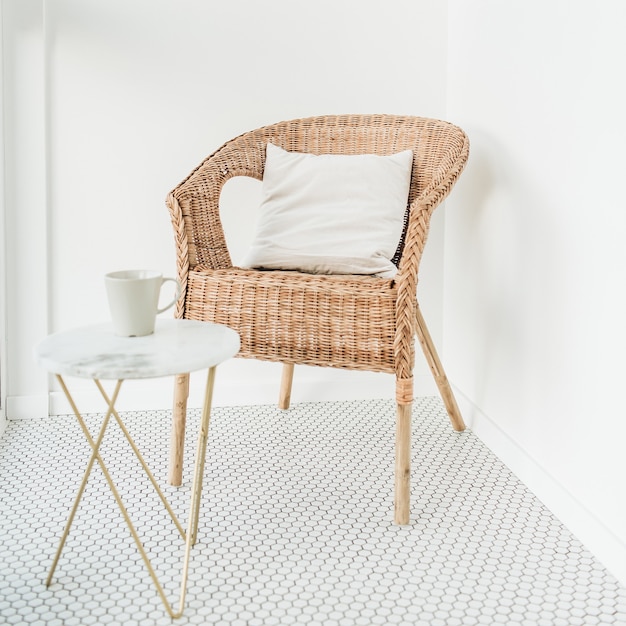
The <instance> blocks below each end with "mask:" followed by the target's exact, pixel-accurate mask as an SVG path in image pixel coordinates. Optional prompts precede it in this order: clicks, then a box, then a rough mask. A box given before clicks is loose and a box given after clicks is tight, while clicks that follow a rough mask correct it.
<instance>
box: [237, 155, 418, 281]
mask: <svg viewBox="0 0 626 626" xmlns="http://www.w3.org/2000/svg"><path fill="white" fill-rule="evenodd" d="M412 164H413V153H412V151H411V150H405V151H404V152H398V153H396V154H392V155H389V156H379V155H375V154H362V155H332V154H321V155H314V154H304V153H299V152H287V151H285V150H283V149H282V148H279V147H278V146H275V145H273V144H271V143H268V144H267V153H266V163H265V171H264V174H263V184H262V199H261V206H260V208H259V214H258V218H257V224H256V232H255V236H254V240H253V242H252V245H251V247H250V250H249V251H248V254H247V255H246V257H245V259H244V260H243V262H242V264H241V266H242V267H245V268H265V269H284V270H299V271H302V272H311V273H317V274H374V275H377V276H381V277H384V278H393V276H395V274H396V271H397V270H396V267H395V265H394V264H393V263H392V262H391V259H392V258H393V255H394V254H395V252H396V248H397V247H398V243H399V241H400V237H401V235H402V228H403V221H404V214H405V211H406V208H407V203H408V197H409V186H410V182H411V166H412Z"/></svg>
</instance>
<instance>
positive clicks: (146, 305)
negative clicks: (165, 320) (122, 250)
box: [104, 270, 180, 337]
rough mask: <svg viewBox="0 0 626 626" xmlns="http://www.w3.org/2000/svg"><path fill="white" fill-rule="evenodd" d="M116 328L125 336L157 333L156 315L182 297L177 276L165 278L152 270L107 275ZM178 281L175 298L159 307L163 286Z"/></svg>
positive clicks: (107, 285) (110, 306) (109, 297)
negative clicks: (155, 330)
mask: <svg viewBox="0 0 626 626" xmlns="http://www.w3.org/2000/svg"><path fill="white" fill-rule="evenodd" d="M104 282H105V285H106V291H107V297H108V300H109V309H110V311H111V319H112V320H113V330H114V331H115V334H116V335H121V336H122V337H142V336H143V335H150V334H151V333H153V332H154V324H155V321H156V316H157V314H159V313H163V311H166V310H167V309H169V308H170V307H172V306H174V303H175V302H176V301H177V300H178V297H179V296H180V283H179V282H178V281H177V280H176V279H175V278H163V275H162V274H161V273H160V272H156V271H153V270H123V271H121V272H111V273H109V274H106V275H105V277H104ZM166 282H173V283H175V284H176V295H175V296H174V299H173V300H172V301H171V302H170V303H169V304H167V305H166V306H164V307H161V308H159V296H160V294H161V286H162V285H163V284H165V283H166Z"/></svg>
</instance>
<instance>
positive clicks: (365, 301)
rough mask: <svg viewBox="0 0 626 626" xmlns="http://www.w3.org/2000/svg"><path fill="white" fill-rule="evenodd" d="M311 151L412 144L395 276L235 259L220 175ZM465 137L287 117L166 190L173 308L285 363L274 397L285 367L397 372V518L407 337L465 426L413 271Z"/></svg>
mask: <svg viewBox="0 0 626 626" xmlns="http://www.w3.org/2000/svg"><path fill="white" fill-rule="evenodd" d="M270 141H271V142H272V143H273V144H275V145H278V146H280V147H282V148H283V149H285V150H289V151H295V152H310V153H314V154H365V153H375V154H391V153H395V152H399V151H402V150H406V149H411V150H413V171H412V176H411V187H410V193H409V203H408V209H407V214H406V217H405V230H404V235H403V237H402V240H401V242H400V244H399V246H398V251H397V253H396V257H395V258H394V262H395V263H396V265H397V266H398V273H397V275H396V277H395V278H394V279H383V278H377V277H372V276H353V275H348V276H345V275H316V274H303V273H299V272H294V271H256V270H249V269H241V268H238V267H233V265H232V262H231V259H230V255H229V252H228V249H227V247H226V242H225V239H224V233H223V230H222V226H221V223H220V216H219V208H218V203H219V197H220V192H221V189H222V186H223V185H224V183H225V182H226V181H227V180H228V179H230V178H232V177H234V176H251V177H253V178H257V179H262V177H263V168H264V161H265V147H266V144H267V143H268V142H270ZM468 152H469V142H468V139H467V137H466V135H465V134H464V133H463V131H462V130H461V129H459V128H458V127H456V126H453V125H452V124H449V123H447V122H443V121H439V120H433V119H427V118H419V117H407V116H391V115H345V116H325V117H314V118H308V119H299V120H292V121H287V122H282V123H279V124H275V125H272V126H266V127H264V128H260V129H258V130H254V131H251V132H248V133H245V134H243V135H241V136H239V137H237V138H235V139H233V140H232V141H229V142H227V143H226V144H224V145H223V146H222V147H221V148H220V149H219V150H217V151H216V152H214V153H213V154H212V155H211V156H209V157H208V158H207V159H206V160H204V161H203V162H202V163H201V164H200V165H199V166H198V167H197V168H196V169H195V170H194V171H193V172H191V174H190V175H189V176H188V177H187V178H186V179H185V180H184V181H183V182H182V183H180V184H179V185H178V186H177V187H176V188H175V189H174V190H173V191H172V192H171V193H170V194H169V195H168V197H167V206H168V208H169V210H170V213H171V218H172V224H173V228H174V235H175V242H176V251H177V269H178V275H179V279H180V282H181V284H182V295H181V297H180V300H179V302H178V306H177V310H176V316H177V317H179V318H185V319H194V320H204V321H211V322H216V323H220V324H226V325H228V326H230V327H231V328H233V329H235V330H236V331H237V332H239V334H240V336H241V352H240V354H239V356H241V357H247V358H256V359H263V360H268V361H278V362H281V363H283V364H284V368H283V378H282V384H281V390H280V396H279V406H280V407H281V408H288V406H289V398H290V393H291V382H292V376H293V367H294V365H295V364H307V365H319V366H327V367H337V368H346V369H353V370H367V371H376V372H388V373H392V374H395V376H396V400H397V406H398V408H397V424H396V460H395V476H396V478H395V522H396V523H397V524H406V523H408V521H409V493H410V445H411V444H410V442H411V407H412V401H413V364H414V344H415V342H414V337H415V335H416V334H417V336H418V338H419V341H420V344H421V346H422V349H423V351H424V354H425V356H426V358H427V360H428V363H429V365H430V368H431V370H432V373H433V375H434V377H435V380H436V382H437V385H438V387H439V390H440V392H441V395H442V398H443V400H444V403H445V405H446V408H447V411H448V413H449V416H450V420H451V423H452V426H453V427H454V429H455V430H458V431H461V430H464V428H465V425H464V424H463V420H462V418H461V415H460V413H459V410H458V407H457V404H456V401H455V399H454V396H453V394H452V391H451V389H450V385H449V384H448V381H447V379H446V376H445V373H444V371H443V368H442V367H441V363H440V361H439V358H438V356H437V353H436V351H435V348H434V346H433V343H432V340H431V338H430V335H429V333H428V329H427V327H426V325H425V323H424V320H423V318H422V315H421V313H420V310H419V307H418V304H417V299H416V286H417V273H418V268H419V263H420V258H421V256H422V251H423V249H424V244H425V242H426V237H427V234H428V228H429V221H430V216H431V213H432V212H433V210H434V209H435V208H436V207H437V206H438V205H439V204H440V203H441V202H442V201H443V200H444V198H445V197H446V196H447V195H448V193H449V192H450V190H451V189H452V187H453V185H454V184H455V182H456V180H457V178H458V177H459V175H460V174H461V172H462V170H463V168H464V166H465V163H466V161H467V158H468ZM188 382H189V378H188V375H184V374H183V375H180V376H178V377H177V379H176V385H175V400H174V416H173V427H172V442H171V458H170V473H169V481H170V483H171V484H174V485H176V484H180V483H181V473H182V449H183V442H184V428H185V412H186V403H187V395H188Z"/></svg>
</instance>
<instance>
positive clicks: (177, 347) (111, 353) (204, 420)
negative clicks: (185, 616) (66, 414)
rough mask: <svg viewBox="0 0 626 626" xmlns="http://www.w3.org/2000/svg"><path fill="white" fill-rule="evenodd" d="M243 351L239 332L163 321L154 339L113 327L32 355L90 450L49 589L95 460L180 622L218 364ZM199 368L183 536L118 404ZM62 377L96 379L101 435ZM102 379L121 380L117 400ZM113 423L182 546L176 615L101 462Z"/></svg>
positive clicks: (55, 338) (75, 333)
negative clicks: (125, 393)
mask: <svg viewBox="0 0 626 626" xmlns="http://www.w3.org/2000/svg"><path fill="white" fill-rule="evenodd" d="M238 351H239V336H238V335H237V333H236V332H235V331H233V330H231V329H230V328H227V327H226V326H221V325H219V324H211V323H208V322H196V321H191V320H158V321H157V325H156V329H155V332H154V333H153V334H152V335H147V336H145V337H118V336H116V335H115V334H114V333H113V330H112V327H111V326H109V325H98V326H89V327H86V328H79V329H76V330H70V331H67V332H61V333H57V334H54V335H50V336H49V337H47V338H46V339H44V340H43V341H42V342H41V343H40V344H39V345H38V346H37V347H36V349H35V356H36V359H37V362H38V363H39V364H40V365H41V366H42V367H43V368H45V369H47V370H48V371H50V372H52V373H53V374H56V377H57V379H58V381H59V384H60V385H61V388H62V389H63V392H64V393H65V396H66V397H67V399H68V401H69V403H70V405H71V407H72V410H73V412H74V414H75V415H76V418H77V419H78V422H79V424H80V426H81V428H82V430H83V432H84V434H85V437H86V438H87V441H88V443H89V445H90V447H91V451H92V452H91V456H90V458H89V462H88V464H87V468H86V470H85V474H84V477H83V480H82V482H81V484H80V487H79V489H78V493H77V494H76V498H75V500H74V505H73V507H72V509H71V512H70V515H69V518H68V520H67V523H66V525H65V529H64V531H63V535H62V537H61V541H60V543H59V547H58V549H57V552H56V554H55V557H54V560H53V563H52V566H51V568H50V573H49V575H48V578H47V581H46V586H49V585H50V583H51V581H52V576H53V575H54V571H55V569H56V566H57V563H58V561H59V558H60V556H61V552H62V551H63V547H64V545H65V541H66V539H67V536H68V533H69V531H70V528H71V526H72V522H73V520H74V516H75V514H76V511H77V509H78V505H79V503H80V501H81V498H82V495H83V493H84V491H85V487H86V485H87V481H88V479H89V475H90V474H91V470H92V468H93V466H94V464H95V462H96V461H97V462H98V464H99V466H100V468H101V469H102V472H103V474H104V476H105V478H106V480H107V483H108V485H109V488H110V489H111V492H112V493H113V496H114V498H115V500H116V502H117V504H118V506H119V508H120V510H121V512H122V515H123V517H124V520H125V521H126V523H127V525H128V528H129V529H130V532H131V534H132V536H133V539H134V540H135V543H136V545H137V548H138V550H139V552H140V554H141V556H142V558H143V560H144V562H145V564H146V567H147V568H148V571H149V573H150V576H151V578H152V580H153V582H154V584H155V586H156V589H157V592H158V594H159V596H160V597H161V600H162V601H163V604H164V605H165V608H166V609H167V612H168V614H169V615H170V617H172V618H177V617H180V616H181V615H182V613H183V608H184V603H185V594H186V589H187V573H188V568H189V557H190V552H191V547H192V546H193V545H194V544H195V541H196V534H197V530H198V518H199V514H200V497H201V493H202V476H203V473H204V460H205V454H206V445H207V438H208V430H209V418H210V412H211V399H212V394H213V382H214V380H215V369H216V367H217V365H219V363H221V362H223V361H225V360H227V359H229V358H231V357H233V356H235V355H236V354H237V352H238ZM201 369H208V376H207V382H206V388H205V398H204V407H203V410H202V417H201V421H200V429H199V430H200V432H199V435H198V447H197V452H196V459H195V469H194V477H193V486H192V490H191V502H190V506H189V518H188V520H187V530H184V528H183V526H182V524H181V523H180V521H179V520H178V518H177V517H176V515H175V514H174V511H173V510H172V507H171V506H170V504H169V502H168V501H167V498H166V497H165V495H164V494H163V492H162V490H161V489H160V487H159V485H158V483H157V481H156V479H155V477H154V475H153V474H152V472H151V471H150V468H149V467H148V465H147V464H146V462H145V460H144V458H143V456H142V455H141V453H140V451H139V449H138V448H137V446H136V444H135V442H134V441H133V439H132V438H131V436H130V434H129V432H128V430H127V429H126V427H125V425H124V422H123V421H122V419H121V418H120V416H119V414H118V412H117V410H116V409H115V403H116V401H117V398H118V395H119V392H120V387H121V386H122V382H123V381H124V380H127V379H138V378H158V377H162V376H174V375H177V374H181V373H187V372H193V371H196V370H201ZM64 376H70V377H78V378H91V379H93V380H94V382H95V384H96V386H97V387H98V390H99V391H100V393H101V395H102V398H103V399H104V402H105V404H106V405H107V410H106V413H105V414H104V418H103V421H102V425H101V427H100V430H99V432H98V434H97V435H96V436H95V437H93V436H92V434H91V433H90V432H89V430H88V428H87V426H86V424H85V421H84V419H83V417H82V416H81V414H80V412H79V410H78V408H77V407H76V404H75V402H74V400H73V398H72V396H71V394H70V392H69V390H68V387H67V385H66V383H65V381H64V379H63V377H64ZM101 380H115V381H117V382H116V384H115V388H114V390H113V393H112V394H111V395H110V396H109V395H108V394H107V393H106V391H105V389H104V387H103V386H102V384H101V382H100V381H101ZM111 417H114V419H115V421H116V422H117V423H118V425H119V426H120V428H121V429H122V431H123V433H124V435H125V437H126V439H127V440H128V442H129V444H130V447H131V448H132V450H133V452H134V453H135V454H136V456H137V458H138V459H139V461H140V463H141V466H142V467H143V469H144V471H145V472H146V475H147V476H148V478H149V479H150V481H151V483H152V485H153V486H154V488H155V490H156V492H157V493H158V495H159V497H160V499H161V501H162V502H163V504H164V506H165V508H166V509H167V511H168V513H169V514H170V516H171V517H172V520H173V521H174V523H175V525H176V527H177V528H178V531H179V532H180V534H181V536H182V538H183V540H184V542H185V548H184V557H183V561H182V574H181V588H180V599H179V606H178V610H177V611H174V609H173V607H172V605H171V604H170V603H169V602H168V600H167V598H166V595H165V591H164V589H163V587H162V585H161V584H160V582H159V580H158V578H157V575H156V573H155V571H154V568H153V567H152V564H151V563H150V559H149V558H148V555H147V553H146V551H145V549H144V548H143V545H142V542H141V540H140V538H139V535H138V534H137V531H136V529H135V527H134V525H133V523H132V521H131V519H130V517H129V515H128V512H127V510H126V507H125V506H124V503H123V502H122V499H121V497H120V494H119V492H118V490H117V488H116V487H115V484H114V483H113V479H112V478H111V475H110V473H109V471H108V469H107V467H106V465H105V463H104V460H103V459H102V457H101V455H100V451H99V450H100V445H101V443H102V440H103V438H104V436H105V432H106V430H107V426H108V424H109V422H110V420H111Z"/></svg>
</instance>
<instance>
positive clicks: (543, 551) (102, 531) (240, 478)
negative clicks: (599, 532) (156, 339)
mask: <svg viewBox="0 0 626 626" xmlns="http://www.w3.org/2000/svg"><path fill="white" fill-rule="evenodd" d="M414 416H415V417H414V444H413V463H414V466H413V479H412V498H413V505H412V520H413V521H412V523H411V525H410V526H405V527H397V526H394V525H393V524H392V514H393V513H392V507H393V505H392V502H393V432H394V419H395V409H394V405H393V402H388V401H382V400H380V401H371V400H370V401H358V402H332V403H310V404H301V405H296V406H294V407H293V408H292V410H290V411H289V412H282V411H279V410H278V409H276V408H274V407H271V406H257V407H243V408H221V409H215V410H214V412H213V417H212V424H211V431H210V436H209V449H208V458H207V464H206V468H205V469H206V471H205V490H204V494H203V505H202V510H201V515H200V534H199V538H198V543H197V544H196V547H195V548H194V549H193V551H192V558H191V565H190V575H189V585H188V594H187V606H186V609H185V614H184V616H183V617H182V618H181V619H180V620H178V621H177V622H176V623H177V624H224V625H226V624H229V625H230V624H233V625H241V626H255V625H270V624H279V625H283V624H314V625H315V624H321V625H324V626H333V625H341V626H351V625H361V624H362V625H364V626H367V625H370V624H372V625H373V624H417V625H424V626H455V625H471V624H523V625H526V626H543V625H545V626H561V625H562V626H576V625H581V626H592V625H594V624H601V625H605V624H626V590H625V589H624V588H623V587H621V586H620V585H619V584H618V583H617V581H616V580H615V579H614V578H612V577H611V575H610V574H608V573H607V572H606V570H605V569H604V568H603V567H602V566H601V565H600V564H599V563H598V562H597V561H595V560H594V558H593V557H592V556H591V555H590V554H589V553H588V552H587V551H586V550H585V548H584V547H583V546H582V545H581V544H580V543H579V542H578V541H577V540H576V539H575V538H574V537H573V536H572V535H571V534H570V533H569V532H568V531H567V530H566V529H565V528H564V527H563V526H562V524H561V523H560V522H559V521H558V520H556V519H555V518H554V517H553V516H552V515H551V514H550V512H549V511H548V510H546V508H545V507H544V506H542V504H541V503H540V502H539V501H538V500H537V499H536V498H535V497H534V496H533V495H532V494H531V493H529V491H528V490H527V489H525V487H524V486H523V485H522V484H521V483H520V482H519V481H518V480H517V479H516V478H515V477H514V476H513V475H512V474H511V472H510V471H509V470H507V468H506V467H505V466H503V464H502V463H501V462H500V461H499V460H498V459H497V458H495V457H494V455H493V454H492V453H491V452H490V451H489V450H488V449H487V448H486V447H485V446H484V445H483V444H482V443H481V442H480V441H479V440H478V439H477V438H476V437H475V436H474V435H473V434H472V433H470V432H466V433H462V434H459V433H455V432H454V431H453V430H452V429H451V428H450V427H449V424H448V421H447V418H446V415H445V411H444V409H443V407H442V405H441V403H440V402H439V400H438V399H437V398H420V399H418V400H417V401H416V406H415V410H414ZM124 417H125V420H126V423H127V425H128V426H129V429H130V431H131V433H132V434H133V436H134V437H135V439H136V441H137V443H138V444H139V446H140V448H141V449H142V450H143V451H144V452H145V455H146V458H147V459H148V461H149V463H150V464H151V467H152V468H153V470H154V472H155V474H156V476H157V477H158V478H159V480H160V481H162V482H163V483H164V482H165V476H166V460H167V448H168V437H169V415H168V413H167V412H136V413H128V414H125V416H124ZM98 419H99V418H98V416H92V415H90V416H88V421H89V423H90V424H91V425H95V424H96V423H97V422H98ZM198 419H199V414H198V412H193V411H192V412H190V416H189V426H188V429H189V430H188V433H189V434H190V435H191V433H193V435H194V436H189V437H188V446H187V456H186V466H185V483H184V485H183V487H182V488H180V489H176V488H173V487H166V489H165V491H166V492H167V494H168V497H170V498H171V502H172V506H173V507H174V509H175V511H176V512H177V513H179V514H180V515H181V516H182V518H183V519H185V518H186V506H187V500H188V496H189V488H190V487H189V482H190V477H191V461H192V455H193V452H194V441H193V440H194V438H195V433H196V427H197V423H198ZM118 433H119V429H118V428H117V426H115V427H114V428H113V429H112V430H111V433H110V434H111V435H115V436H112V437H111V438H110V439H109V441H108V442H107V443H106V446H105V448H104V449H103V457H104V458H105V460H106V462H107V464H108V465H109V469H110V470H111V472H112V474H113V476H114V477H115V480H116V482H117V483H118V485H119V486H120V488H121V491H122V494H123V498H124V499H125V501H126V503H127V505H128V509H129V513H130V515H131V517H133V519H134V520H135V521H136V524H137V527H138V530H139V532H140V533H141V534H142V536H143V537H144V538H145V542H144V543H145V546H146V549H147V550H148V552H149V554H150V556H151V558H152V560H153V563H154V565H155V567H156V569H157V572H158V574H159V576H160V577H161V580H162V581H163V583H164V586H165V588H166V591H167V593H168V596H169V597H170V599H172V600H177V598H178V587H179V569H178V568H179V563H180V561H181V559H182V547H181V545H182V542H181V540H180V538H179V537H177V536H176V534H175V529H174V527H173V525H172V523H171V521H170V520H169V519H168V518H167V515H166V514H165V513H161V511H160V508H159V506H160V503H159V502H158V501H156V497H155V496H153V495H152V493H151V486H150V484H149V483H148V482H147V479H142V478H141V477H140V472H139V471H138V470H139V467H138V463H137V462H136V461H135V460H134V457H131V456H129V455H128V453H127V448H126V447H125V445H126V444H125V442H124V441H123V440H122V438H121V435H119V436H118ZM87 456H88V449H87V445H86V442H85V440H84V437H83V434H82V432H81V431H80V429H79V427H78V425H77V423H76V422H75V420H74V419H73V418H70V417H56V418H51V419H49V420H46V421H43V420H24V421H14V422H11V423H10V424H9V427H8V430H7V432H6V433H5V435H4V436H3V438H2V440H1V441H0V475H1V484H0V533H1V538H2V541H1V544H0V623H2V624H45V625H46V626H55V625H63V626H72V625H76V626H79V625H80V626H83V625H87V624H124V625H125V626H131V625H133V624H141V625H146V626H147V625H152V624H155V625H156V624H164V625H165V624H172V621H171V620H170V619H169V618H168V617H167V616H166V614H165V611H164V608H163V605H162V604H161V601H160V599H159V598H158V596H157V594H156V591H155V590H154V588H153V586H152V583H151V581H150V578H149V575H148V573H147V572H146V571H145V569H144V566H143V562H142V561H141V560H140V558H139V556H137V553H136V550H135V547H134V544H133V542H132V539H131V537H130V533H129V532H128V530H127V528H126V526H125V524H124V522H123V519H122V517H121V515H120V513H119V510H118V509H117V507H116V505H115V502H114V500H113V497H112V496H111V494H110V492H109V491H108V490H107V489H108V488H107V486H106V483H105V481H104V478H103V477H102V474H101V472H100V470H99V468H96V469H95V470H94V473H93V475H92V478H91V479H90V482H89V484H88V486H87V490H86V493H85V497H84V499H83V502H82V504H81V506H80V508H79V510H78V514H77V517H76V520H75V522H74V527H73V528H72V532H71V533H70V536H69V538H68V542H67V545H66V548H65V551H64V552H63V554H62V556H61V560H60V562H59V565H58V567H57V571H56V575H55V579H54V582H53V584H52V586H51V587H50V588H49V589H46V588H45V585H44V580H45V577H46V574H47V570H48V568H49V566H50V563H51V560H52V556H53V554H54V551H55V549H56V545H57V541H58V537H59V536H60V533H61V531H62V528H63V525H64V522H65V519H66V517H67V514H68V511H69V508H70V506H71V503H72V500H73V497H74V494H75V491H76V489H77V487H78V484H79V482H80V478H81V476H82V472H83V469H84V466H85V464H86V460H87ZM131 458H133V460H132V461H131V460H130V459H131Z"/></svg>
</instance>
